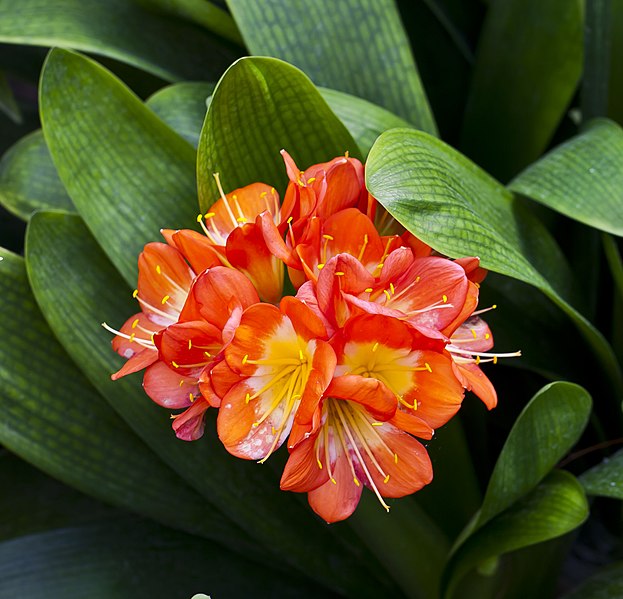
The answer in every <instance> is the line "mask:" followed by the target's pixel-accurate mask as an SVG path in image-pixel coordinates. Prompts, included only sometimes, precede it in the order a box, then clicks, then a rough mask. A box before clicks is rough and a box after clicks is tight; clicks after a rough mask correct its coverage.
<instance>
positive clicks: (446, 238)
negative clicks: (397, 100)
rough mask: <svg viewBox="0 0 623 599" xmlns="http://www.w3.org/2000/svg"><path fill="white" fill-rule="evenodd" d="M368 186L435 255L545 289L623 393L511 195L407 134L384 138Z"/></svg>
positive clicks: (551, 252)
mask: <svg viewBox="0 0 623 599" xmlns="http://www.w3.org/2000/svg"><path fill="white" fill-rule="evenodd" d="M366 182H367V186H368V189H369V191H370V193H371V194H372V195H373V196H374V197H376V198H377V199H378V200H379V201H380V202H381V203H382V204H383V205H384V206H385V208H387V210H388V211H389V212H390V213H391V214H392V215H393V216H394V217H396V219H397V220H399V221H400V222H401V223H402V224H403V225H404V226H405V227H406V228H407V229H409V230H410V231H411V232H412V233H414V234H415V235H416V236H417V237H419V238H420V239H422V240H423V241H424V242H425V243H427V244H429V245H431V246H432V247H434V248H435V249H436V250H438V251H440V252H441V253H443V254H446V255H448V256H451V257H455V258H457V257H461V256H469V255H471V256H479V257H480V259H481V265H482V266H483V267H484V268H486V269H488V270H492V271H493V272H497V273H500V274H503V275H506V276H510V277H513V278H516V279H519V280H520V281H524V282H526V283H528V284H530V285H533V286H534V287H537V288H538V289H540V290H541V291H542V292H543V293H544V294H545V295H547V296H548V297H549V298H550V299H551V300H552V301H553V302H554V303H555V304H556V305H557V306H558V307H559V308H560V309H561V310H563V311H564V312H565V313H566V314H567V315H568V316H570V317H571V318H572V319H573V321H574V324H575V325H576V326H577V327H578V330H579V331H580V332H581V333H582V335H583V336H584V337H585V339H586V340H587V341H588V343H590V345H591V346H592V348H593V350H594V351H595V353H596V355H598V356H599V359H600V361H601V364H602V366H603V368H604V372H605V373H606V374H607V376H608V377H609V380H610V383H611V386H612V387H613V388H614V389H616V390H617V392H619V391H621V392H623V379H622V376H621V370H620V367H619V365H618V362H617V360H616V358H615V356H614V353H613V352H612V348H611V347H610V346H609V345H608V343H607V342H606V340H605V339H604V337H603V336H602V335H601V333H600V332H599V331H598V330H597V329H595V328H594V327H593V326H592V325H591V324H590V322H589V321H588V320H587V319H586V318H584V317H583V316H582V315H581V314H580V313H579V312H578V311H577V310H576V309H575V308H573V306H572V305H571V303H570V298H572V297H573V281H572V277H571V273H570V271H569V267H568V265H567V264H566V261H565V259H564V257H563V255H562V253H561V251H560V249H559V248H558V246H557V245H556V243H555V242H554V240H553V239H552V237H551V236H550V234H549V233H548V232H547V230H546V229H545V227H544V226H543V225H542V224H541V223H540V222H539V221H538V220H536V218H535V217H534V216H533V215H532V214H531V213H530V212H528V210H526V209H525V207H523V206H522V204H520V203H519V201H518V200H517V199H516V198H515V197H513V195H512V193H511V192H510V191H508V190H507V189H506V188H504V187H503V186H502V185H501V184H500V183H498V182H497V181H496V180H495V179H493V178H492V177H490V176H489V175H487V174H486V173H485V172H484V171H483V170H481V169H480V168H478V166H476V165H475V164H474V163H473V162H471V161H470V160H468V159H467V158H465V156H463V155H462V154H460V153H458V152H457V151H455V150H453V149H452V148H450V147H449V146H447V145H446V144H444V143H443V142H441V141H439V140H437V139H435V138H433V137H431V136H430V135H427V134H426V133H423V132H420V131H414V130H409V129H393V130H391V131H387V132H386V133H383V134H382V135H381V136H380V137H379V139H378V140H377V141H376V143H375V144H374V146H373V147H372V150H370V155H369V157H368V161H367V165H366Z"/></svg>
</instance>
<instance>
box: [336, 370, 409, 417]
mask: <svg viewBox="0 0 623 599" xmlns="http://www.w3.org/2000/svg"><path fill="white" fill-rule="evenodd" d="M326 395H327V396H331V397H338V398H340V399H350V400H353V401H355V402H357V403H359V404H361V405H362V406H364V407H365V408H366V409H367V411H368V412H370V414H372V416H374V418H376V419H377V420H389V419H390V418H391V417H392V416H393V415H394V414H395V412H396V405H397V404H396V397H395V395H394V394H393V393H392V391H390V390H389V389H388V388H387V387H386V386H385V385H384V384H383V383H382V382H381V381H379V380H377V379H375V378H367V377H362V376H359V375H354V374H346V375H342V376H336V377H335V378H334V379H333V380H332V381H331V384H330V385H329V387H328V389H327V391H326Z"/></svg>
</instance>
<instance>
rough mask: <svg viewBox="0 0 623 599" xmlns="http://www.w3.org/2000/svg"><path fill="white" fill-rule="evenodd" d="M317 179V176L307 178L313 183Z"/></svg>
mask: <svg viewBox="0 0 623 599" xmlns="http://www.w3.org/2000/svg"><path fill="white" fill-rule="evenodd" d="M315 180H316V177H310V178H309V179H307V183H308V184H309V183H313V182H314V181H315Z"/></svg>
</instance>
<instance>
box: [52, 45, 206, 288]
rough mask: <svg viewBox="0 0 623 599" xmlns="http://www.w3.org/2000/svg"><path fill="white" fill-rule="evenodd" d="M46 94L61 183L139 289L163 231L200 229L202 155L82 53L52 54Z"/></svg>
mask: <svg viewBox="0 0 623 599" xmlns="http://www.w3.org/2000/svg"><path fill="white" fill-rule="evenodd" d="M40 96H41V121H42V125H43V133H44V135H45V138H46V141H47V143H48V147H49V148H50V153H51V155H52V159H53V160H54V164H55V165H56V167H57V169H58V174H59V176H60V178H61V181H63V184H64V185H65V187H66V189H67V191H68V192H69V195H70V196H71V199H72V200H73V202H74V204H75V206H76V208H77V210H78V212H80V215H81V216H82V217H83V218H84V220H85V222H86V223H87V225H88V226H89V228H90V229H91V231H93V234H94V235H95V237H96V238H97V240H98V242H99V243H100V245H101V246H102V247H103V248H104V250H105V251H106V253H107V254H108V255H109V257H110V259H111V260H112V261H113V263H114V264H115V266H116V267H117V268H118V270H119V271H120V272H121V273H122V274H123V275H124V277H125V279H126V281H128V283H129V284H130V285H134V282H135V281H136V277H137V266H136V257H137V256H138V254H139V252H140V251H141V249H142V248H143V245H144V244H145V243H147V242H149V241H153V240H155V239H160V229H161V228H163V227H165V228H173V229H175V228H183V227H184V226H189V225H190V224H192V223H195V217H196V213H197V208H196V187H195V175H194V173H195V152H194V150H193V148H192V146H191V145H190V144H189V143H188V142H186V141H185V140H183V139H182V138H180V137H179V136H178V135H177V134H176V133H175V132H173V131H172V130H171V129H170V128H169V127H167V126H166V125H165V124H164V123H163V122H162V121H161V120H160V119H159V118H158V117H156V115H155V114H154V113H153V112H152V111H151V110H149V109H148V108H146V107H145V105H144V104H143V103H142V102H141V101H140V100H139V99H138V98H137V97H136V96H134V94H132V92H131V91H130V90H129V89H128V88H127V87H125V86H124V85H123V84H122V83H121V82H120V81H119V80H118V79H116V78H115V77H114V76H113V75H112V74H111V73H110V72H108V71H106V70H105V69H104V68H103V67H101V66H99V65H98V64H97V63H95V62H93V61H92V60H90V59H88V58H85V57H83V56H80V55H79V54H75V53H73V52H68V51H67V50H53V51H52V52H51V53H50V54H49V56H48V59H47V61H46V64H45V66H44V70H43V74H42V78H41V91H40ZM78 115H79V116H78Z"/></svg>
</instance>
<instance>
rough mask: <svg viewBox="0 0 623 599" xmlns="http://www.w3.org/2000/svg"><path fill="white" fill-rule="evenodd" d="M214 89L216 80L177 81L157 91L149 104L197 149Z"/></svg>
mask: <svg viewBox="0 0 623 599" xmlns="http://www.w3.org/2000/svg"><path fill="white" fill-rule="evenodd" d="M213 91H214V83H203V82H186V83H174V84H173V85H169V86H168V87H164V88H163V89H161V90H159V91H157V92H156V93H155V94H154V95H153V96H151V97H150V98H149V99H148V100H147V101H146V102H145V104H147V106H149V108H151V109H152V110H153V111H154V112H155V113H156V114H157V115H158V116H159V117H160V118H161V119H162V120H163V121H164V122H165V123H166V124H167V125H169V127H171V129H173V131H175V132H176V133H177V134H178V135H180V136H181V137H183V138H184V139H185V140H186V141H187V142H189V143H190V144H192V146H193V147H194V148H196V147H197V146H198V145H199V134H200V133H201V126H202V125H203V121H204V119H205V116H206V112H207V110H208V100H209V98H210V96H211V95H212V92H213Z"/></svg>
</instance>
